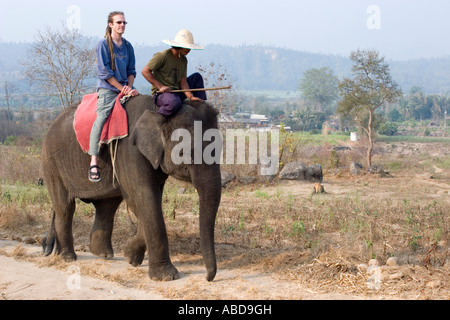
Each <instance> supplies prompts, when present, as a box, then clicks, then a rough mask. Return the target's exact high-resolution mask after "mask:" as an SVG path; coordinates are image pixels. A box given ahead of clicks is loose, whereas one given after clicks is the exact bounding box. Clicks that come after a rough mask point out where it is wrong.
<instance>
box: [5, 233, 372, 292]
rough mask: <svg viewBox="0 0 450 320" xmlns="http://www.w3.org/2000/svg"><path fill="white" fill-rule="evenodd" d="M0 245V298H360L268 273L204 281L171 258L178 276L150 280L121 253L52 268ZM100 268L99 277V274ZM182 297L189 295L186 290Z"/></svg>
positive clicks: (35, 254) (199, 272)
mask: <svg viewBox="0 0 450 320" xmlns="http://www.w3.org/2000/svg"><path fill="white" fill-rule="evenodd" d="M17 248H20V251H22V253H21V254H20V256H21V257H16V258H13V257H8V256H5V254H6V255H14V253H13V252H14V251H15V250H16V251H17ZM0 249H1V250H2V252H3V254H4V255H0V265H1V266H2V272H1V273H0V299H4V300H13V299H14V300H22V299H26V300H47V299H58V300H59V299H63V300H80V299H82V300H128V299H131V300H154V299H157V300H163V299H171V296H173V297H174V298H176V299H178V298H179V293H180V292H184V293H187V292H188V291H193V290H195V291H196V293H195V295H196V296H197V297H198V296H199V292H203V297H204V298H205V299H210V298H211V297H218V298H221V299H233V300H236V299H244V300H245V299H250V300H253V299H303V300H309V299H314V300H323V299H327V300H328V299H346V300H354V299H358V300H359V299H364V298H362V297H358V296H352V295H344V294H321V293H320V292H315V291H313V290H310V289H305V288H303V287H302V286H300V285H298V284H295V283H293V282H292V281H289V280H282V279H277V278H276V277H273V276H272V275H271V274H269V273H267V274H264V273H260V272H251V271H250V272H249V271H246V272H245V273H243V272H242V270H230V269H221V270H219V271H218V274H217V276H216V279H215V280H214V281H213V282H211V283H209V282H207V281H206V280H205V272H204V268H203V266H192V265H180V263H174V264H175V266H177V268H178V269H179V271H180V276H181V279H179V280H177V281H172V282H154V281H151V280H149V279H148V277H147V275H146V273H147V267H148V265H147V264H146V263H145V261H144V264H143V265H142V266H140V267H138V268H133V267H131V266H130V265H129V264H128V263H127V262H125V260H124V259H123V257H122V256H118V257H115V258H113V259H110V260H104V259H101V258H98V257H95V256H93V255H91V254H90V253H87V252H77V254H78V260H77V261H76V262H74V263H71V264H68V263H64V262H62V261H60V260H59V258H56V257H53V260H55V259H57V260H59V261H57V264H58V267H55V266H53V267H52V266H43V265H46V264H48V259H52V258H46V257H42V256H41V249H40V248H39V247H37V246H33V245H24V244H20V243H18V242H16V241H10V240H1V241H0ZM46 260H47V261H46ZM87 265H91V266H93V267H94V268H96V269H97V270H98V273H97V274H96V275H95V276H96V277H94V276H90V275H89V274H91V273H92V272H93V270H92V269H89V270H87V269H86V266H87ZM85 273H87V274H85ZM99 273H101V276H100V277H101V278H102V279H99V278H98V277H99ZM121 273H122V274H125V273H127V274H128V276H127V279H128V280H126V281H125V282H124V283H122V284H121V283H117V282H116V281H111V280H113V279H114V278H116V280H117V278H118V277H120V274H121ZM129 273H133V274H137V275H138V276H140V278H141V279H136V278H135V279H130V277H129ZM108 278H109V279H108ZM119 282H121V281H120V280H119ZM185 297H188V298H189V294H187V295H185Z"/></svg>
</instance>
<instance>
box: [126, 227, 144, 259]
mask: <svg viewBox="0 0 450 320" xmlns="http://www.w3.org/2000/svg"><path fill="white" fill-rule="evenodd" d="M141 226H142V224H141V223H139V222H138V230H137V234H136V236H135V237H134V238H133V239H132V240H131V241H129V242H128V243H127V244H126V245H125V247H124V249H123V254H124V256H125V258H126V259H127V261H128V263H129V264H131V265H132V266H133V267H137V266H139V265H141V264H142V261H144V256H145V250H146V249H147V245H146V244H145V237H144V230H143V228H142V227H141Z"/></svg>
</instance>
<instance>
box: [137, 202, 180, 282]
mask: <svg viewBox="0 0 450 320" xmlns="http://www.w3.org/2000/svg"><path fill="white" fill-rule="evenodd" d="M155 204H156V205H155V207H156V208H155V209H154V210H152V212H151V213H150V214H149V215H146V216H145V217H143V219H141V220H140V222H141V223H142V224H143V225H144V226H145V229H144V235H145V242H146V244H147V248H148V266H149V277H150V279H153V280H158V281H171V280H176V279H179V278H180V275H179V274H178V270H177V269H176V268H175V266H174V265H173V264H172V262H171V261H170V256H169V240H168V238H167V232H166V226H165V223H164V216H163V212H162V208H161V201H159V202H156V203H155Z"/></svg>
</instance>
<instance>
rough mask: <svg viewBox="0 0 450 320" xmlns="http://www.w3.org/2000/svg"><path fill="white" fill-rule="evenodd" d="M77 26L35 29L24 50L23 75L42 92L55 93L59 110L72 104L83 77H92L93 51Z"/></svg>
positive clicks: (84, 88)
mask: <svg viewBox="0 0 450 320" xmlns="http://www.w3.org/2000/svg"><path fill="white" fill-rule="evenodd" d="M91 42H92V41H91V40H90V39H89V38H87V37H84V36H83V35H81V34H80V33H79V31H78V30H77V29H69V28H68V27H67V26H65V25H63V29H62V30H61V31H59V30H56V31H54V30H52V29H51V28H50V27H44V29H43V30H38V31H37V34H36V36H35V42H34V43H33V44H32V45H31V47H30V49H29V50H28V51H27V57H26V61H24V62H23V65H24V67H25V71H24V74H25V76H26V77H27V78H28V79H29V80H30V82H31V83H34V82H37V83H39V84H40V85H41V88H42V89H43V91H44V92H45V93H49V94H56V95H57V96H58V97H59V101H60V103H61V107H62V108H63V109H65V108H67V107H69V106H72V105H73V104H74V102H75V101H76V100H75V99H79V98H80V97H81V94H82V92H83V91H85V90H86V86H85V80H87V78H90V77H94V76H95V59H96V54H95V50H93V47H92V45H91Z"/></svg>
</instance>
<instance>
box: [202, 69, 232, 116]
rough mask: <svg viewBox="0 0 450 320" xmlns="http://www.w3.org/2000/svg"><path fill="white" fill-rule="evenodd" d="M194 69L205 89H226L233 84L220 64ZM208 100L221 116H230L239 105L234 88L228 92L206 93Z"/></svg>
mask: <svg viewBox="0 0 450 320" xmlns="http://www.w3.org/2000/svg"><path fill="white" fill-rule="evenodd" d="M196 69H197V70H198V71H199V72H200V73H202V76H203V80H204V85H205V88H208V87H226V86H229V85H231V84H232V83H233V79H232V77H231V75H230V74H229V73H228V70H227V69H226V67H225V66H224V65H222V64H220V63H219V64H218V65H216V64H215V63H214V62H211V63H210V64H209V65H207V66H202V65H199V66H197V67H196ZM208 100H209V101H210V102H211V104H212V105H213V106H214V107H215V108H216V109H217V110H219V112H220V113H221V114H227V115H229V114H232V113H233V112H234V111H235V109H236V108H237V105H238V103H239V101H238V98H237V96H236V94H235V91H234V88H231V89H230V90H217V91H210V92H209V93H208Z"/></svg>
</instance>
